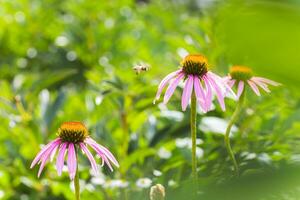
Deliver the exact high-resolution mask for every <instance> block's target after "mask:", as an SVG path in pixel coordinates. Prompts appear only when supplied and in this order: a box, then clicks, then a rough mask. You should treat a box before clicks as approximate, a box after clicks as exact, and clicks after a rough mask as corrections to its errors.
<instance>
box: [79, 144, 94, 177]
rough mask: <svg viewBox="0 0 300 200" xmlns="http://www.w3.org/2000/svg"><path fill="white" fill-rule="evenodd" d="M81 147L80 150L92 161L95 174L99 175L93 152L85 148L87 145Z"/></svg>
mask: <svg viewBox="0 0 300 200" xmlns="http://www.w3.org/2000/svg"><path fill="white" fill-rule="evenodd" d="M79 145H80V148H81V149H82V150H83V151H84V153H85V154H86V155H87V157H88V159H89V160H90V163H91V166H92V169H93V170H94V172H95V174H97V173H98V167H97V164H96V161H95V159H94V157H93V156H92V154H91V152H90V151H89V150H88V148H87V147H86V146H85V144H83V143H80V144H79Z"/></svg>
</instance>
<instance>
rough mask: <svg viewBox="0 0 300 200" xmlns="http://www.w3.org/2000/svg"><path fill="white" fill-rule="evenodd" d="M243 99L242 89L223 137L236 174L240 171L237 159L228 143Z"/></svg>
mask: <svg viewBox="0 0 300 200" xmlns="http://www.w3.org/2000/svg"><path fill="white" fill-rule="evenodd" d="M244 99H245V91H243V93H242V94H241V96H240V98H239V100H238V103H237V106H236V108H235V111H234V113H233V114H232V116H231V119H230V121H229V123H228V126H227V128H226V132H225V137H224V141H225V146H226V149H227V152H228V154H229V156H230V159H231V161H232V162H233V165H234V171H235V173H236V176H239V173H240V172H239V167H238V164H237V161H236V159H235V156H234V153H233V151H232V148H231V145H230V131H231V128H232V126H233V124H234V123H235V122H236V120H237V118H238V116H239V114H240V112H241V110H242V107H243V103H244Z"/></svg>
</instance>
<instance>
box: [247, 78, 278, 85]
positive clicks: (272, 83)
mask: <svg viewBox="0 0 300 200" xmlns="http://www.w3.org/2000/svg"><path fill="white" fill-rule="evenodd" d="M252 79H254V80H255V79H256V80H259V81H260V82H263V83H266V84H269V85H273V86H279V85H281V84H280V83H277V82H275V81H272V80H270V79H267V78H262V77H252Z"/></svg>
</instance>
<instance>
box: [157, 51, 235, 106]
mask: <svg viewBox="0 0 300 200" xmlns="http://www.w3.org/2000/svg"><path fill="white" fill-rule="evenodd" d="M181 81H183V82H184V83H185V85H184V89H183V93H182V98H181V106H182V110H183V111H185V110H186V108H187V106H188V104H189V101H190V99H191V96H192V94H193V92H194V94H195V96H196V99H197V102H198V103H199V105H200V107H201V108H202V110H203V112H208V111H209V110H210V108H211V106H212V101H213V96H214V95H216V96H217V99H218V102H219V104H220V106H221V108H222V110H225V102H224V98H225V93H226V90H228V91H230V92H231V93H232V94H233V96H235V94H234V93H233V92H232V90H231V88H230V87H229V86H228V85H227V83H225V82H224V81H223V80H222V78H221V77H219V76H218V75H216V74H215V73H213V72H211V71H210V70H209V64H208V61H207V59H206V57H204V56H203V55H200V54H192V55H188V56H186V57H185V58H184V59H183V60H182V61H181V64H180V68H179V70H177V71H174V72H172V73H170V74H168V75H167V76H166V77H165V78H164V79H163V80H162V81H161V83H160V84H159V86H158V91H157V94H156V97H155V100H154V103H155V101H156V100H158V99H159V98H160V95H161V93H162V91H163V89H164V88H165V87H166V86H167V85H168V87H167V90H166V93H165V96H164V101H163V102H164V103H165V104H166V103H167V102H168V101H169V99H170V98H171V96H172V95H173V93H174V91H175V89H176V88H177V86H178V84H179V83H180V82H181Z"/></svg>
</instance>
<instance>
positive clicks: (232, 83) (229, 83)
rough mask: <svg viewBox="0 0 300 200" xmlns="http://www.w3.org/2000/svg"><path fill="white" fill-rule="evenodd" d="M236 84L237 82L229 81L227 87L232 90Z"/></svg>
mask: <svg viewBox="0 0 300 200" xmlns="http://www.w3.org/2000/svg"><path fill="white" fill-rule="evenodd" d="M234 84H235V80H230V81H228V83H227V85H228V86H229V87H230V88H232V87H233V86H234Z"/></svg>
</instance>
